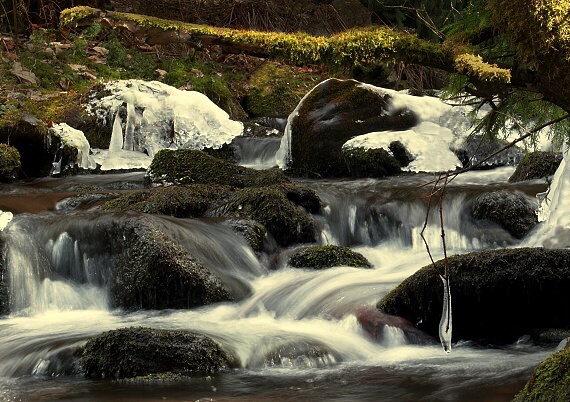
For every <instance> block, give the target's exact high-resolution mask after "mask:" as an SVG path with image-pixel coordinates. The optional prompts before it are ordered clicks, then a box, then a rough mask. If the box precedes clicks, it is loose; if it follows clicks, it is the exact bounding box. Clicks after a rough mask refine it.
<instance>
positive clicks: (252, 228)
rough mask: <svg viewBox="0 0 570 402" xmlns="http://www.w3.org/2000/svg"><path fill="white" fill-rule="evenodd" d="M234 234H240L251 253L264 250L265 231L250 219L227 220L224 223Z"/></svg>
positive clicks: (259, 224) (260, 225)
mask: <svg viewBox="0 0 570 402" xmlns="http://www.w3.org/2000/svg"><path fill="white" fill-rule="evenodd" d="M225 223H226V224H227V225H229V226H230V227H231V228H232V229H233V230H234V232H236V233H239V234H241V235H242V236H243V237H244V239H245V240H246V241H247V244H249V246H250V247H251V249H252V250H253V251H257V252H261V251H263V249H264V246H265V243H266V237H267V229H266V228H265V227H264V226H263V225H262V224H261V223H259V222H256V221H254V220H252V219H228V220H227V221H226V222H225Z"/></svg>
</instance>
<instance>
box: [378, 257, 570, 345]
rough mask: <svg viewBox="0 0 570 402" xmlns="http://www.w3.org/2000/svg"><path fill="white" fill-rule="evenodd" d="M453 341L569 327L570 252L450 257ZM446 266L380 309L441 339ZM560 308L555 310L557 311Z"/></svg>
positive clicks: (500, 339) (423, 272)
mask: <svg viewBox="0 0 570 402" xmlns="http://www.w3.org/2000/svg"><path fill="white" fill-rule="evenodd" d="M449 270H450V285H451V300H452V308H453V340H454V341H457V340H460V339H462V340H475V341H480V342H484V343H512V342H514V341H516V340H517V339H518V338H519V337H520V336H522V335H525V334H530V333H531V332H532V331H533V329H535V328H567V327H569V326H570V311H569V310H568V309H566V308H556V307H555V306H567V305H570V294H569V292H568V288H569V286H570V250H545V249H542V248H520V249H505V250H491V251H482V252H475V253H469V254H463V255H456V256H453V257H450V258H449ZM443 272H444V262H443V261H438V262H437V263H436V266H435V268H434V267H433V266H432V265H429V266H426V267H424V268H422V269H420V270H419V271H417V272H416V273H415V274H414V275H412V276H410V277H409V278H407V279H406V280H405V281H404V282H402V283H401V284H400V285H399V286H398V287H397V288H396V289H394V290H393V291H391V292H390V293H388V294H387V295H386V296H385V297H384V298H383V299H382V300H381V301H380V302H379V303H378V305H377V307H378V308H379V309H380V310H381V311H382V312H384V313H386V314H392V315H397V316H400V317H403V318H405V319H407V320H410V321H411V322H412V323H414V325H415V326H416V328H418V329H420V330H422V331H424V332H426V333H428V334H430V335H432V336H437V334H438V326H439V321H440V318H441V311H442V300H443V286H442V284H441V279H440V278H439V274H442V273H443ZM553 306H554V307H553Z"/></svg>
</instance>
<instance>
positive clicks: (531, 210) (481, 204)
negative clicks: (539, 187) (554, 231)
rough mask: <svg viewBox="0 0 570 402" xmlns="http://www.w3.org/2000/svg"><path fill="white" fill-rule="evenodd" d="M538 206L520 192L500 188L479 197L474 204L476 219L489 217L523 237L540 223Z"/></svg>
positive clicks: (473, 211) (515, 235)
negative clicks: (537, 211)
mask: <svg viewBox="0 0 570 402" xmlns="http://www.w3.org/2000/svg"><path fill="white" fill-rule="evenodd" d="M535 210H536V206H535V205H532V204H531V203H530V201H529V200H528V198H527V197H526V196H525V195H524V194H522V193H519V192H512V191H509V190H499V191H493V192H490V193H485V194H483V195H480V196H479V197H477V198H476V199H475V200H474V202H473V206H472V214H473V217H474V218H475V219H488V220H489V221H491V222H493V223H496V224H497V225H499V226H501V227H502V228H503V229H505V230H506V231H507V232H509V233H510V234H511V235H512V236H513V237H516V238H517V239H522V238H523V237H524V236H525V235H526V234H527V233H528V232H529V231H530V230H531V229H532V228H533V227H535V226H536V225H537V224H538V216H537V215H536V212H535Z"/></svg>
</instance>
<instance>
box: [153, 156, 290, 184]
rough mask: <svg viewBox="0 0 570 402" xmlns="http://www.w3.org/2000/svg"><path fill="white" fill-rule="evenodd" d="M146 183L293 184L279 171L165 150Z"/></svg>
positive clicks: (155, 158)
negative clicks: (257, 168) (258, 168)
mask: <svg viewBox="0 0 570 402" xmlns="http://www.w3.org/2000/svg"><path fill="white" fill-rule="evenodd" d="M145 183H146V184H147V185H148V186H149V187H150V186H152V187H156V186H169V185H172V184H219V185H226V186H232V187H239V188H242V187H256V186H257V187H258V186H267V185H271V184H277V183H290V180H289V179H288V178H287V177H286V176H285V175H284V174H283V172H281V171H280V170H278V169H269V170H255V169H249V168H246V167H243V166H238V165H235V164H233V163H230V162H227V161H224V160H221V159H217V158H215V157H213V156H211V155H208V154H207V153H205V152H203V151H198V150H193V149H177V150H172V149H163V150H161V151H159V152H157V154H156V155H155V156H154V158H153V160H152V163H151V164H150V166H149V168H148V170H147V173H146V177H145Z"/></svg>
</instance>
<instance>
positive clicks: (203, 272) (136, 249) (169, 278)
mask: <svg viewBox="0 0 570 402" xmlns="http://www.w3.org/2000/svg"><path fill="white" fill-rule="evenodd" d="M120 236H121V237H122V238H123V239H126V240H125V243H126V250H125V252H124V257H123V258H122V261H120V262H121V263H120V264H119V265H118V266H117V267H116V269H115V272H114V282H113V285H112V287H111V295H112V299H113V302H114V305H115V306H117V307H123V308H135V309H139V308H142V309H153V310H156V309H167V308H191V307H195V306H203V305H208V304H212V303H216V302H220V301H228V300H232V299H233V297H232V296H230V293H229V291H228V290H227V288H226V287H225V286H224V284H223V283H222V282H221V280H220V278H219V277H218V276H216V275H215V274H214V273H213V272H211V271H210V270H209V269H207V268H206V267H205V266H204V265H202V264H201V263H200V262H199V261H197V260H196V259H195V258H194V257H193V256H192V255H191V254H190V253H189V252H188V251H186V250H185V249H184V248H183V247H182V246H180V245H179V244H178V243H177V242H176V241H174V240H173V239H171V238H170V237H169V236H168V235H166V234H165V233H164V232H162V231H161V230H160V229H159V228H158V227H157V226H155V225H154V224H153V223H152V221H150V220H148V219H144V218H141V219H132V220H129V221H127V222H126V224H125V225H124V227H122V228H121V230H120Z"/></svg>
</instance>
